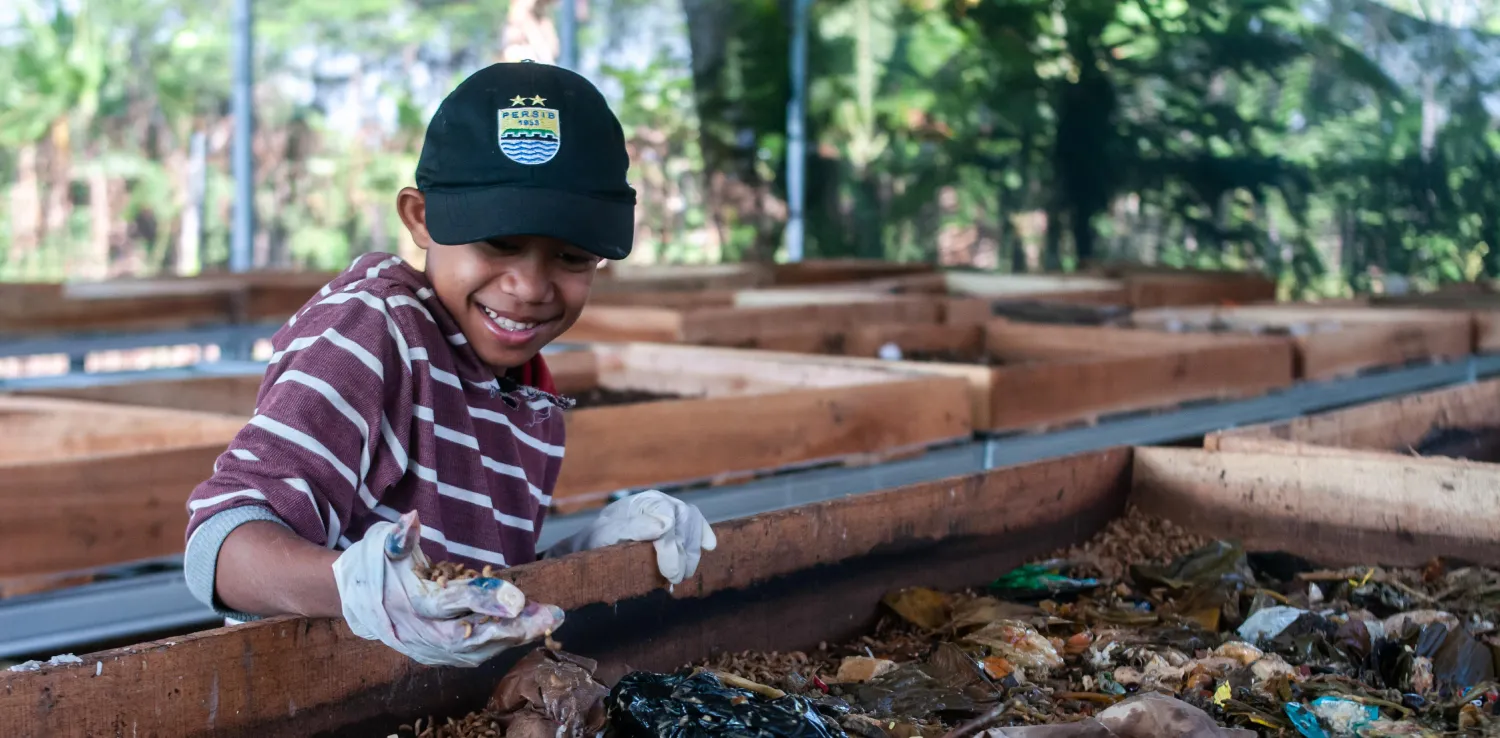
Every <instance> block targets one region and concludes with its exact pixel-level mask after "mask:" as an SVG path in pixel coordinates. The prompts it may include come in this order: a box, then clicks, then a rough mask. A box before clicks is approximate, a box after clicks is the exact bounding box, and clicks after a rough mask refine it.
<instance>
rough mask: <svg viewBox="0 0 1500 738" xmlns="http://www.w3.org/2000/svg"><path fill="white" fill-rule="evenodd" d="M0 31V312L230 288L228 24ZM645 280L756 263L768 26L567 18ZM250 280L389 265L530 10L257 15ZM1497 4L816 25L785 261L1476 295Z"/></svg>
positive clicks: (767, 224)
mask: <svg viewBox="0 0 1500 738" xmlns="http://www.w3.org/2000/svg"><path fill="white" fill-rule="evenodd" d="M8 5H10V6H13V8H7V9H4V10H0V78H4V79H7V80H10V82H8V84H6V85H4V86H3V87H0V182H3V183H4V190H5V191H4V195H3V197H0V278H3V279H10V280H18V279H28V280H41V279H61V278H103V277H108V276H118V275H127V274H151V273H159V272H167V273H173V272H177V273H194V272H196V271H198V270H200V269H203V268H212V267H214V266H215V265H218V264H221V263H222V262H224V261H225V260H226V258H227V244H228V231H229V218H230V212H231V203H230V195H231V188H230V183H229V174H228V173H229V162H228V152H229V135H230V131H231V128H232V125H231V123H232V122H231V121H230V119H229V117H228V96H229V64H228V52H229V24H228V17H229V7H228V5H229V4H228V1H227V0H202V1H199V2H187V1H186V0H111V1H110V2H103V0H72V1H70V2H61V1H60V0H17V2H15V3H10V4H8ZM579 5H580V7H581V9H582V11H583V12H582V20H583V23H582V26H581V28H582V31H581V35H580V48H581V54H580V56H581V63H580V67H581V69H580V71H582V72H583V73H584V74H586V75H587V76H589V77H590V78H591V79H592V80H594V82H595V83H596V84H598V85H599V86H600V87H601V88H602V89H603V90H604V91H605V93H606V95H607V96H608V97H610V99H611V101H612V102H613V104H614V105H615V107H616V110H617V112H618V114H619V116H620V118H621V120H622V122H623V124H624V126H625V128H626V133H627V137H628V140H629V146H630V149H631V156H632V159H633V161H634V167H633V170H632V177H633V179H634V182H635V185H636V187H637V189H638V190H639V192H640V196H641V199H640V208H639V211H638V250H639V253H640V256H639V257H632V258H639V259H641V260H643V261H648V260H659V261H717V260H721V259H723V260H737V259H773V258H776V255H777V250H778V247H779V245H780V242H781V231H782V227H783V224H784V221H785V217H786V210H787V209H786V204H785V200H784V198H785V181H784V171H785V151H786V145H785V144H786V141H785V132H784V127H785V110H786V101H787V95H788V93H789V90H790V84H789V80H788V74H789V72H788V65H787V51H788V40H789V28H788V20H787V12H788V10H789V6H790V3H789V2H779V1H778V0H586V1H585V0H579ZM257 7H258V9H257V18H256V21H257V37H256V44H257V49H256V64H257V70H256V71H257V86H256V91H255V100H256V114H257V121H256V124H257V134H256V139H255V141H254V149H255V154H256V185H257V217H258V231H257V239H256V243H255V253H256V263H257V264H260V265H266V266H305V267H309V268H320V269H336V268H339V267H341V266H343V265H344V264H346V263H347V262H348V260H349V259H350V258H352V257H353V256H354V255H356V254H358V253H361V252H364V251H369V250H384V251H403V250H407V251H409V250H410V244H409V243H406V236H405V232H404V231H403V229H402V228H401V227H400V224H399V222H398V221H397V220H396V219H395V217H394V214H393V212H392V209H391V202H392V200H393V196H394V193H395V192H396V190H397V189H398V188H399V187H401V186H403V185H405V184H408V183H409V182H410V181H411V177H412V171H413V168H414V166H415V161H416V157H417V154H418V152H419V149H420V146H421V140H422V131H423V129H424V126H425V123H426V121H427V118H428V117H429V116H430V115H431V112H432V110H433V109H434V108H435V106H436V104H437V102H438V101H439V100H440V99H441V98H442V96H443V94H445V93H446V92H447V91H448V90H450V89H451V88H452V87H453V86H454V85H455V84H456V83H457V82H458V81H459V80H461V79H462V78H463V77H464V76H466V75H467V74H468V73H470V72H472V71H473V70H475V69H477V68H479V67H481V66H483V65H485V64H488V63H490V62H494V61H499V60H502V59H511V58H537V60H538V61H550V60H551V58H549V57H548V55H549V54H555V53H556V49H557V43H556V28H555V25H554V24H553V22H552V13H553V12H554V9H553V8H552V3H551V2H549V1H548V0H510V1H509V2H506V1H505V0H495V1H493V2H472V0H464V1H462V2H460V1H459V0H350V1H349V2H344V3H333V4H328V3H320V4H317V5H316V6H315V5H314V4H313V3H311V2H307V1H306V0H283V1H282V2H278V3H275V4H274V5H273V4H271V3H258V4H257ZM1496 30H1500V0H1443V1H1442V2H1438V1H1436V0H1381V2H1375V1H1374V0H1191V1H1190V0H817V2H815V3H814V4H813V25H812V32H811V48H810V71H811V80H810V99H809V126H810V132H811V133H810V146H809V161H808V169H807V171H808V208H807V212H808V223H807V234H808V256H809V257H837V256H864V257H883V258H893V259H916V260H935V261H940V262H942V263H944V264H950V265H955V266H971V267H975V268H981V269H997V270H1004V271H1025V270H1056V269H1073V268H1077V267H1078V266H1079V265H1080V264H1082V263H1084V262H1089V261H1104V260H1114V259H1131V260H1142V261H1149V262H1156V263H1163V264H1169V265H1178V266H1182V265H1192V266H1204V267H1217V266H1227V267H1236V268H1255V269H1264V270H1266V271H1268V272H1270V273H1272V274H1274V275H1277V276H1278V277H1279V278H1280V279H1281V280H1282V282H1283V285H1284V286H1285V287H1286V289H1287V290H1288V293H1289V294H1292V295H1297V296H1312V295H1328V296H1331V295H1338V294H1346V293H1348V292H1350V291H1355V290H1359V291H1363V290H1378V289H1381V288H1382V287H1383V285H1384V283H1385V282H1386V281H1387V280H1388V279H1389V275H1397V274H1399V275H1405V276H1406V277H1408V278H1409V280H1410V281H1411V282H1413V283H1415V284H1416V285H1417V286H1430V285H1435V284H1439V283H1443V282H1455V281H1463V280H1472V279H1477V278H1480V277H1484V276H1488V277H1497V276H1500V131H1497V129H1496V125H1495V124H1496V120H1497V119H1496V113H1497V112H1500V109H1497V102H1500V99H1497V97H1496V93H1497V91H1500V79H1497V77H1500V53H1497V52H1500V36H1496V35H1494V34H1493V32H1494V31H1496Z"/></svg>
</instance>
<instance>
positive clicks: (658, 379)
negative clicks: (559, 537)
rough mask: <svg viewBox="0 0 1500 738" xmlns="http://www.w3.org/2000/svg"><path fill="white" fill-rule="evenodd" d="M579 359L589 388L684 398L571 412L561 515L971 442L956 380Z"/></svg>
mask: <svg viewBox="0 0 1500 738" xmlns="http://www.w3.org/2000/svg"><path fill="white" fill-rule="evenodd" d="M589 353H590V354H591V355H592V357H593V359H594V360H595V362H596V365H597V374H596V375H595V376H594V377H593V378H592V385H593V386H599V387H605V388H609V389H617V390H621V389H625V390H629V389H633V390H646V391H653V392H674V393H680V394H683V395H687V397H685V398H684V399H680V400H665V401H656V402H646V403H640V404H633V405H618V406H610V407H597V408H587V407H585V408H578V409H575V410H573V411H570V413H569V415H568V421H567V422H568V461H566V462H564V463H563V469H562V474H561V476H560V477H559V479H558V482H557V488H556V490H555V491H554V492H553V504H554V506H555V507H556V508H557V509H558V510H562V511H571V510H577V509H580V508H586V507H595V506H598V505H602V504H604V503H605V502H606V501H607V499H608V496H609V495H610V494H611V493H613V492H616V491H618V490H622V489H639V488H641V487H644V486H648V485H658V484H663V483H683V482H699V481H712V480H714V479H715V478H730V479H733V478H740V477H743V476H744V475H747V474H754V473H758V472H764V471H770V470H775V469H779V468H786V467H791V466H797V465H805V464H810V463H823V462H829V461H845V462H852V461H869V460H877V459H879V458H881V457H883V456H886V455H904V454H907V453H911V452H913V451H917V450H920V449H922V448H925V447H927V446H931V445H935V444H940V443H945V442H950V441H954V440H959V439H962V438H967V437H969V436H970V435H972V434H973V432H974V426H973V421H972V419H971V418H970V415H969V400H968V393H967V390H966V388H965V385H964V383H963V382H962V381H959V380H957V379H950V378H946V377H934V376H931V375H908V374H902V373H896V372H888V371H883V370H881V369H880V368H874V367H870V368H862V367H838V366H818V365H810V364H807V363H804V362H800V361H794V362H787V361H782V360H779V359H778V358H777V357H776V356H775V355H768V354H763V353H759V352H748V351H726V350H714V349H702V348H695V347H683V346H665V345H646V344H634V345H630V344H612V345H606V344H600V345H595V346H593V347H591V351H590V352H589ZM559 356H560V357H562V356H567V354H559ZM558 363H561V362H558ZM572 376H573V377H574V379H570V380H568V382H567V383H574V386H573V387H572V388H568V387H566V386H565V385H566V384H567V383H564V382H563V381H562V380H559V383H560V386H559V388H558V389H559V391H562V392H567V391H573V392H579V391H581V390H583V389H585V387H584V386H583V385H584V384H585V383H588V382H589V380H590V378H589V377H587V376H586V375H582V374H581V373H580V372H576V371H575V372H572ZM932 380H937V381H932Z"/></svg>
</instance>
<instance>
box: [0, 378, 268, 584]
mask: <svg viewBox="0 0 1500 738" xmlns="http://www.w3.org/2000/svg"><path fill="white" fill-rule="evenodd" d="M243 425H244V420H243V419H242V418H236V417H232V416H222V415H214V414H210V413H192V412H183V411H176V410H161V409H154V408H141V407H128V406H124V405H114V404H100V403H89V402H77V401H70V400H58V399H45V398H38V397H24V398H23V397H0V435H3V436H4V437H5V439H6V440H5V443H4V444H0V578H12V577H27V576H33V575H38V574H48V573H54V572H62V571H71V570H75V569H86V568H91V567H96V566H103V565H108V564H119V563H125V562H128V561H133V560H137V559H145V558H152V557H156V556H165V555H169V554H173V553H179V552H181V551H182V546H183V539H182V531H183V528H184V526H186V524H187V508H186V504H187V498H188V494H189V493H190V492H192V490H193V488H194V487H196V486H197V485H198V484H199V483H200V482H202V481H203V480H205V479H207V478H208V477H209V475H210V474H211V473H212V471H213V464H214V460H215V459H217V458H218V456H219V455H220V454H222V453H223V452H224V449H225V448H226V447H227V446H228V445H229V442H230V440H232V439H233V437H234V434H235V433H237V432H238V431H239V429H240V428H241V427H242V426H243Z"/></svg>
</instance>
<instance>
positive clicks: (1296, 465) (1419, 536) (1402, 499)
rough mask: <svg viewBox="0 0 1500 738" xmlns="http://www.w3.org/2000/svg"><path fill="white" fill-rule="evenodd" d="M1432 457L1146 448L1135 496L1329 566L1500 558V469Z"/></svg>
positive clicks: (1182, 520)
mask: <svg viewBox="0 0 1500 738" xmlns="http://www.w3.org/2000/svg"><path fill="white" fill-rule="evenodd" d="M1433 461H1434V460H1431V459H1419V458H1401V457H1398V456H1394V455H1392V456H1388V457H1373V456H1365V455H1360V456H1358V457H1356V456H1352V455H1350V456H1326V455H1309V456H1285V455H1279V454H1267V453H1237V452H1227V451H1218V452H1215V451H1206V450H1201V449H1180V448H1137V449H1136V450H1135V464H1134V471H1133V493H1132V499H1134V501H1135V503H1136V504H1137V505H1138V506H1140V508H1141V509H1142V510H1143V511H1144V512H1147V513H1149V514H1155V515H1162V516H1165V517H1168V518H1170V519H1172V520H1174V521H1175V522H1177V523H1179V524H1181V525H1185V526H1186V527H1188V528H1189V529H1192V530H1200V531H1203V532H1205V533H1208V534H1211V535H1217V536H1222V537H1230V538H1236V539H1239V540H1241V541H1243V542H1244V543H1245V544H1246V545H1247V546H1249V547H1252V548H1256V549H1260V550H1288V551H1295V552H1298V553H1300V554H1301V555H1303V556H1306V557H1308V558H1312V559H1314V560H1319V561H1322V562H1324V563H1328V564H1356V563H1379V564H1384V565H1399V566H1419V565H1422V564H1423V563H1425V562H1427V561H1428V560H1430V559H1431V558H1432V557H1433V556H1436V555H1448V556H1456V557H1460V558H1463V559H1466V560H1469V561H1474V562H1476V563H1480V564H1485V565H1490V566H1495V565H1500V546H1497V545H1496V542H1497V538H1500V534H1497V531H1500V512H1497V511H1500V466H1496V465H1493V464H1485V465H1477V464H1462V463H1455V462H1451V461H1450V462H1447V463H1433Z"/></svg>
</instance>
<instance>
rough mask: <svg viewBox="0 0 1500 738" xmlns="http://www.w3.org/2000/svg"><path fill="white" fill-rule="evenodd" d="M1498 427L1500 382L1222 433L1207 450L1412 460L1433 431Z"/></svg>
mask: <svg viewBox="0 0 1500 738" xmlns="http://www.w3.org/2000/svg"><path fill="white" fill-rule="evenodd" d="M1495 427H1500V379H1492V380H1488V381H1484V382H1479V383H1476V384H1464V385H1459V386H1456V387H1449V388H1445V389H1439V390H1434V391H1431V392H1422V393H1418V394H1413V395H1407V396H1405V397H1398V398H1394V399H1390V400H1382V401H1379V402H1372V403H1366V404H1363V405H1356V406H1354V407H1349V408H1344V409H1342V410H1334V411H1331V412H1326V413H1319V414H1317V415H1309V416H1307V417H1302V418H1294V419H1292V420H1287V421H1282V422H1276V423H1264V424H1260V425H1251V426H1246V427H1244V428H1235V429H1233V430H1227V431H1220V432H1218V433H1212V434H1210V435H1208V436H1206V437H1205V438H1204V446H1205V447H1206V448H1208V449H1210V450H1216V451H1219V450H1222V451H1268V450H1269V451H1279V452H1285V453H1289V454H1309V455H1311V454H1335V455H1363V454H1382V455H1387V456H1389V455H1395V456H1403V457H1411V456H1412V454H1413V451H1414V449H1416V448H1418V447H1420V446H1421V445H1422V442H1423V439H1424V438H1427V437H1428V436H1429V434H1431V433H1434V432H1437V431H1442V430H1448V429H1457V430H1473V429H1484V428H1495ZM1423 460H1424V461H1441V460H1440V459H1436V458H1432V459H1423ZM1445 463H1452V462H1445ZM1462 465H1464V466H1476V465H1477V466H1493V467H1494V470H1495V471H1496V472H1500V465H1494V464H1488V463H1477V462H1476V463H1465V464H1462Z"/></svg>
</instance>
